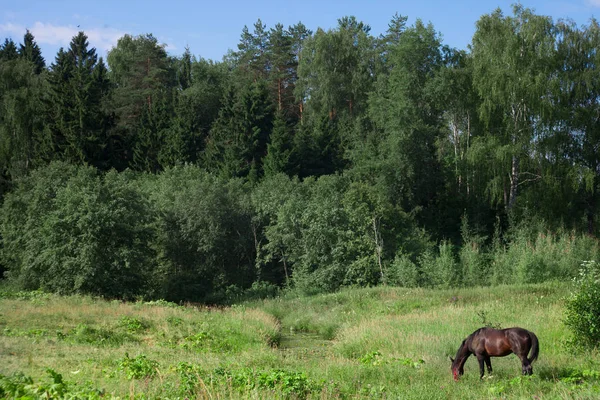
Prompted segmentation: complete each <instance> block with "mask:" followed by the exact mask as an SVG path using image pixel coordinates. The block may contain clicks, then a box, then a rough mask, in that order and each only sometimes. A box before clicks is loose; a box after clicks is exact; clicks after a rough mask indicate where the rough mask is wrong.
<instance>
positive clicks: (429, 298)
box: [0, 283, 600, 399]
mask: <svg viewBox="0 0 600 400" xmlns="http://www.w3.org/2000/svg"><path fill="white" fill-rule="evenodd" d="M570 290H571V287H570V285H569V284H565V283H544V284H524V285H500V286H497V287H479V288H469V289H466V288H461V289H444V290H440V289H422V288H415V289H402V288H397V287H377V288H370V289H345V290H342V291H340V292H337V293H333V294H327V295H319V296H312V297H297V296H293V294H288V295H287V296H284V297H278V298H274V299H269V300H256V301H253V302H248V303H245V304H243V305H238V306H235V307H229V308H218V309H215V308H202V307H194V306H191V305H190V306H187V307H182V306H177V305H173V304H170V303H166V302H153V303H143V302H137V303H122V302H107V301H103V300H99V299H94V298H90V297H79V296H75V297H57V296H53V295H42V294H39V295H35V296H29V297H28V296H21V297H17V298H14V297H13V298H2V299H0V358H1V359H2V364H0V375H1V376H0V397H2V396H3V395H2V393H4V396H6V397H10V395H9V394H7V393H8V392H7V390H10V388H11V387H12V388H14V387H21V388H23V390H34V389H35V390H38V393H39V391H40V390H42V389H44V390H45V389H47V388H50V387H53V388H55V389H56V390H58V391H62V392H63V393H70V394H71V395H73V394H77V393H80V394H81V393H85V394H86V396H83V395H80V397H86V398H93V397H92V395H91V394H90V393H103V396H104V397H103V398H110V397H111V396H119V397H120V398H125V397H134V398H181V399H183V398H189V399H192V398H197V399H204V398H212V399H222V398H228V399H229V398H256V399H258V398H260V399H263V398H346V399H359V398H364V399H367V398H369V399H370V398H421V399H437V398H440V399H441V398H444V399H447V398H461V399H462V398H467V399H469V398H471V399H476V398H477V399H481V398H500V397H502V398H504V397H510V398H513V397H515V398H521V397H526V398H532V397H538V398H595V397H597V396H598V395H599V394H600V387H599V386H598V384H597V380H598V377H600V355H598V354H597V353H595V352H591V353H575V354H573V351H572V349H571V348H570V347H569V346H568V344H567V343H568V340H569V337H570V334H569V332H568V330H567V329H566V328H565V326H564V325H563V323H562V320H563V317H564V305H563V299H564V298H565V297H566V296H567V295H568V293H569V292H570ZM490 323H491V324H494V325H501V326H502V327H510V326H515V325H518V326H522V327H524V328H527V329H531V330H533V331H534V332H535V333H536V334H537V335H538V337H539V339H540V344H541V355H540V359H539V360H538V361H537V362H536V363H535V364H534V375H533V377H531V378H529V377H527V378H523V377H521V376H520V362H519V360H518V359H517V358H516V357H515V356H509V357H505V358H494V359H492V363H493V366H494V375H493V376H492V377H491V378H486V379H485V380H484V381H479V374H478V365H477V362H476V360H474V359H470V360H469V361H468V362H467V364H466V366H465V371H466V373H465V376H464V377H463V379H462V380H461V381H459V382H458V383H455V382H454V381H453V380H452V376H451V374H450V362H449V361H448V356H449V355H452V356H453V355H454V353H455V352H456V350H457V348H458V346H459V344H460V342H461V341H462V339H464V338H465V337H466V336H467V335H469V334H470V333H472V332H473V331H474V330H475V329H477V328H479V327H481V326H482V325H484V324H490ZM117 339H118V340H117ZM48 368H50V369H51V370H50V371H51V372H50V373H49V372H48ZM16 373H23V374H25V376H29V377H31V380H29V381H28V380H27V379H28V378H24V377H23V376H19V375H15V374H16ZM56 374H60V375H61V376H60V378H58V377H57V375H56ZM23 382H29V383H23ZM57 382H58V383H57ZM61 382H62V383H61ZM19 385H21V386H19ZM59 389H60V390H59ZM2 391H4V392H2ZM57 393H58V392H57ZM98 396H100V395H98ZM51 397H52V396H51ZM55 398H60V396H58V397H55ZM98 398H99V397H98Z"/></svg>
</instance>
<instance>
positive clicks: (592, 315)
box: [565, 261, 600, 347]
mask: <svg viewBox="0 0 600 400" xmlns="http://www.w3.org/2000/svg"><path fill="white" fill-rule="evenodd" d="M576 281H577V284H578V288H577V290H576V291H575V292H574V293H572V294H571V296H570V297H569V298H568V299H567V303H566V318H565V324H566V325H567V326H568V327H569V329H570V330H571V332H573V340H574V342H575V344H578V345H582V346H584V347H597V346H598V345H600V265H598V264H597V263H596V262H595V261H584V262H583V263H582V265H581V270H580V273H579V276H578V277H577V279H576Z"/></svg>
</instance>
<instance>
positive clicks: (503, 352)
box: [450, 327, 540, 381]
mask: <svg viewBox="0 0 600 400" xmlns="http://www.w3.org/2000/svg"><path fill="white" fill-rule="evenodd" d="M530 350H531V356H530V357H529V358H527V355H528V354H529V352H530ZM539 352H540V346H539V342H538V338H537V336H536V335H535V333H533V332H531V331H528V330H527V329H523V328H508V329H493V328H487V327H484V328H479V329H477V330H476V331H475V332H473V333H472V334H470V335H469V336H468V337H467V338H466V339H465V340H463V342H462V344H461V345H460V347H459V348H458V351H457V352H456V358H454V359H453V358H452V357H450V360H451V361H452V367H451V370H452V376H453V377H454V380H455V381H458V377H459V376H460V375H463V374H464V369H463V367H464V365H465V362H466V361H467V358H469V356H470V355H471V354H475V357H477V361H479V372H480V373H481V375H480V376H479V379H483V374H484V371H483V363H484V362H485V364H486V365H487V370H488V373H489V374H491V373H492V362H491V360H490V357H504V356H507V355H509V354H512V353H515V355H516V356H517V357H519V358H520V359H521V364H522V367H521V368H522V371H523V375H531V374H533V367H532V366H531V363H532V362H534V361H535V360H536V359H537V357H538V355H539Z"/></svg>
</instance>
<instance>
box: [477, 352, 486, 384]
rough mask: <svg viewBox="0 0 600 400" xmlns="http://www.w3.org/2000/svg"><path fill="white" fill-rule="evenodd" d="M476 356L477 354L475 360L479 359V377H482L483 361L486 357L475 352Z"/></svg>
mask: <svg viewBox="0 0 600 400" xmlns="http://www.w3.org/2000/svg"><path fill="white" fill-rule="evenodd" d="M476 356H477V361H479V379H483V374H484V370H483V362H484V360H485V359H486V357H484V356H483V355H481V354H476Z"/></svg>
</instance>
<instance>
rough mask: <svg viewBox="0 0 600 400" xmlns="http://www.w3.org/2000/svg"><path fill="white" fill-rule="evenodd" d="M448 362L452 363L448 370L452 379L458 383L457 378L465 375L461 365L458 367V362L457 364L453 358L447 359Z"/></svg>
mask: <svg viewBox="0 0 600 400" xmlns="http://www.w3.org/2000/svg"><path fill="white" fill-rule="evenodd" d="M449 358H450V361H452V366H451V367H450V370H451V371H452V377H453V378H454V380H455V381H458V378H459V377H460V376H461V375H462V374H464V373H465V371H464V370H463V367H462V365H460V363H459V362H457V361H456V360H455V359H454V358H452V357H449Z"/></svg>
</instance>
